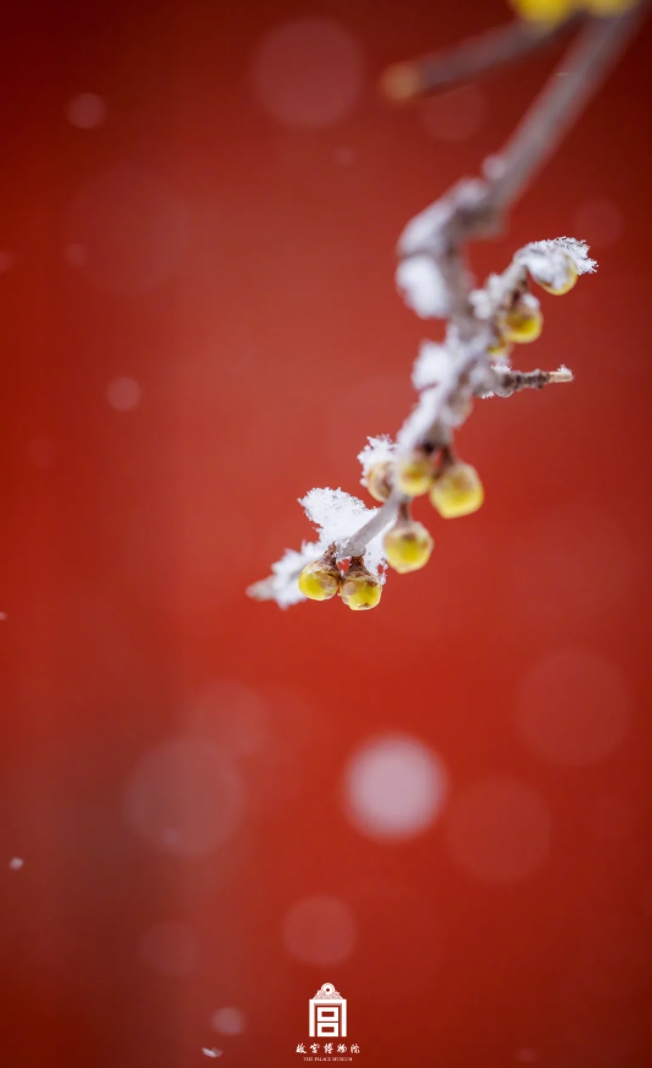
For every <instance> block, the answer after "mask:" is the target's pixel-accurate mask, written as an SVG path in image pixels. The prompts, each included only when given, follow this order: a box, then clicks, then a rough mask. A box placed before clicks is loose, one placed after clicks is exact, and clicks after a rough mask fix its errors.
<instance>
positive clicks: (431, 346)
mask: <svg viewBox="0 0 652 1068" xmlns="http://www.w3.org/2000/svg"><path fill="white" fill-rule="evenodd" d="M450 365H451V353H450V351H449V349H448V347H447V346H446V345H438V344H437V343H436V342H434V341H422V342H421V348H420V349H419V355H418V356H417V358H416V360H415V362H414V368H413V369H412V385H413V386H414V388H415V389H419V390H421V389H426V387H427V386H434V385H437V383H438V382H441V381H442V379H443V378H444V377H445V376H446V373H447V372H448V370H449V368H450Z"/></svg>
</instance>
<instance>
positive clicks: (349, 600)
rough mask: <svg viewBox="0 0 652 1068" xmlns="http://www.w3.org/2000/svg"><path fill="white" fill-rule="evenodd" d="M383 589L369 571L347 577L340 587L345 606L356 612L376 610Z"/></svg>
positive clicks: (350, 574) (354, 573)
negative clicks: (369, 609)
mask: <svg viewBox="0 0 652 1068" xmlns="http://www.w3.org/2000/svg"><path fill="white" fill-rule="evenodd" d="M381 592H382V587H381V585H380V582H379V581H378V579H377V578H374V576H373V575H371V574H370V573H369V572H368V571H355V572H353V573H349V574H348V575H345V576H344V578H343V579H342V585H341V586H340V596H341V598H342V600H343V601H344V604H345V605H347V607H348V608H351V609H352V610H353V611H354V612H361V611H364V610H365V609H367V608H375V607H376V605H377V604H378V602H379V601H380V595H381Z"/></svg>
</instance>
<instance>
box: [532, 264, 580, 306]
mask: <svg viewBox="0 0 652 1068" xmlns="http://www.w3.org/2000/svg"><path fill="white" fill-rule="evenodd" d="M566 259H567V261H568V262H567V264H566V269H567V272H568V273H567V276H566V281H565V282H564V283H563V284H562V285H560V286H551V285H550V284H549V283H548V282H541V281H540V280H539V279H538V278H535V279H534V280H535V282H538V284H539V285H540V286H541V288H542V289H545V291H546V293H552V295H553V296H555V297H563V295H564V293H568V291H569V290H570V289H572V288H573V286H574V285H575V283H576V282H577V278H578V275H577V267H576V266H575V264H574V263H573V261H572V259H571V258H570V256H567V257H566Z"/></svg>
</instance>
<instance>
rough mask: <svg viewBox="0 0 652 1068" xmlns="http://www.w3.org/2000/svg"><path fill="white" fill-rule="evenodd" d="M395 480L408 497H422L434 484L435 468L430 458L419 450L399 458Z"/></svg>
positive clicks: (395, 470)
mask: <svg viewBox="0 0 652 1068" xmlns="http://www.w3.org/2000/svg"><path fill="white" fill-rule="evenodd" d="M394 480H395V482H396V486H397V488H398V489H399V490H400V491H401V493H405V494H406V496H408V497H421V495H422V494H424V493H427V492H428V490H429V489H430V487H431V486H432V480H433V470H432V464H431V463H430V460H428V458H427V457H426V456H423V455H421V454H420V453H418V452H414V453H412V456H408V457H407V458H404V459H402V460H398V461H397V463H396V467H395V469H394Z"/></svg>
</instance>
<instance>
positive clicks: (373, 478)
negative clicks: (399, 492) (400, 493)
mask: <svg viewBox="0 0 652 1068" xmlns="http://www.w3.org/2000/svg"><path fill="white" fill-rule="evenodd" d="M391 470H392V463H391V461H390V460H381V461H380V463H377V464H374V465H373V467H370V468H369V470H368V471H367V476H366V477H367V489H368V490H369V492H370V494H371V496H372V497H373V498H374V500H375V501H386V500H387V498H388V497H389V496H390V494H391V492H392V482H391Z"/></svg>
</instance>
